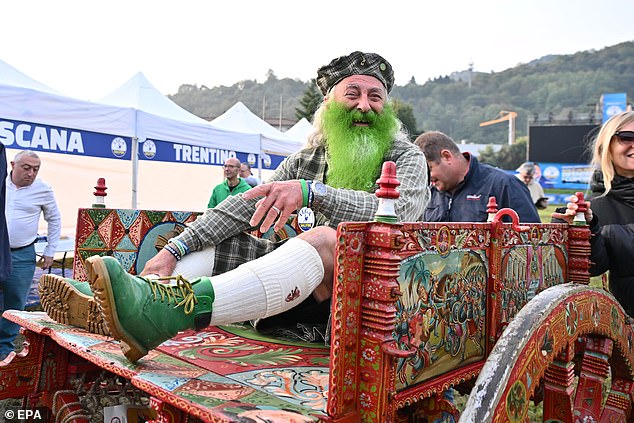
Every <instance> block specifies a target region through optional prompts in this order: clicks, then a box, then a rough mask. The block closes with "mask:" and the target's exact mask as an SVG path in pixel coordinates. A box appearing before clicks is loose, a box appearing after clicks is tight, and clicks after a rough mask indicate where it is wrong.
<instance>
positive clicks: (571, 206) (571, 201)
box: [550, 195, 592, 224]
mask: <svg viewBox="0 0 634 423" xmlns="http://www.w3.org/2000/svg"><path fill="white" fill-rule="evenodd" d="M578 201H579V198H577V196H576V195H572V196H570V198H568V204H566V211H565V212H564V213H557V212H554V213H553V214H551V215H550V216H551V217H553V218H555V219H562V220H565V221H566V222H568V224H572V220H573V219H574V218H575V215H576V214H577V209H578V208H579V206H578V205H577V202H578ZM587 204H588V208H587V210H586V211H585V213H584V217H585V219H586V222H587V223H588V224H589V223H590V222H591V221H592V209H591V208H590V202H589V201H587Z"/></svg>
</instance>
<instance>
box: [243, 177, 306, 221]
mask: <svg viewBox="0 0 634 423" xmlns="http://www.w3.org/2000/svg"><path fill="white" fill-rule="evenodd" d="M242 196H243V197H244V199H246V200H251V199H253V198H257V197H264V198H262V199H261V200H260V201H258V202H257V204H256V205H255V207H256V209H255V213H253V216H252V217H251V221H250V223H251V225H252V226H255V225H257V224H258V223H260V221H262V219H264V220H263V221H262V224H261V225H260V232H262V233H264V232H266V231H267V230H268V229H269V228H270V227H271V225H272V224H273V223H274V222H275V226H274V227H273V230H274V231H275V232H277V231H279V230H280V229H282V228H283V227H284V224H286V221H287V220H288V218H289V216H290V215H291V214H293V213H294V212H295V211H297V210H298V209H300V208H301V207H302V203H303V195H302V184H301V183H300V182H299V181H298V180H292V181H281V182H271V183H269V184H262V185H258V186H257V187H255V188H251V189H250V190H248V191H246V192H245V193H243V194H242Z"/></svg>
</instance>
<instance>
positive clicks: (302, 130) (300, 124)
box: [284, 118, 315, 144]
mask: <svg viewBox="0 0 634 423" xmlns="http://www.w3.org/2000/svg"><path fill="white" fill-rule="evenodd" d="M314 130H315V128H314V127H313V125H312V124H311V123H310V122H309V121H308V119H306V118H301V119H300V120H299V121H297V123H296V124H295V125H293V126H291V127H290V128H288V130H287V131H286V132H284V135H286V136H287V137H289V138H291V139H294V140H296V141H298V142H301V143H304V144H305V143H306V140H307V139H308V136H309V135H310V134H311V133H312V132H313V131H314Z"/></svg>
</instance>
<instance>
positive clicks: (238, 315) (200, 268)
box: [0, 51, 634, 362]
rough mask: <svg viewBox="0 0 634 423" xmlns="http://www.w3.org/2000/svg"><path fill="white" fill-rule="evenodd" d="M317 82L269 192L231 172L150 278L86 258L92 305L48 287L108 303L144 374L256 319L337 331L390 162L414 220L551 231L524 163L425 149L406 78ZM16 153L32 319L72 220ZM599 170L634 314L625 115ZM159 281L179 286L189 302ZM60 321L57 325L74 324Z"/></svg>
mask: <svg viewBox="0 0 634 423" xmlns="http://www.w3.org/2000/svg"><path fill="white" fill-rule="evenodd" d="M316 82H317V85H318V87H319V89H320V90H321V93H322V95H323V101H322V103H321V105H320V107H319V108H318V110H317V112H316V113H315V115H314V119H313V122H314V123H313V125H314V127H315V131H314V132H313V133H312V134H311V136H310V137H309V139H308V142H307V145H306V147H305V148H304V149H302V150H301V151H299V152H297V153H294V154H292V155H290V156H289V157H287V158H286V159H285V160H284V161H283V162H282V164H281V165H280V166H279V167H278V168H277V169H276V171H275V173H274V174H273V175H272V176H271V177H270V178H269V179H268V180H267V181H266V183H261V182H260V181H259V180H257V178H255V177H254V176H253V174H252V172H251V169H250V166H249V164H248V163H240V161H239V160H238V159H235V158H231V159H228V160H227V161H226V162H225V163H224V168H223V169H224V176H225V179H224V180H223V182H222V183H220V184H218V185H217V186H216V187H214V189H213V193H212V195H211V198H210V200H209V203H208V205H207V210H206V211H205V213H204V214H203V215H201V216H200V217H199V218H198V219H197V220H196V221H195V222H193V223H192V224H190V225H188V226H187V227H186V228H185V229H184V231H183V232H182V233H180V234H177V235H176V236H174V237H173V238H171V239H169V240H168V242H167V243H166V244H165V246H164V247H163V248H162V249H160V251H158V253H157V254H156V255H155V256H154V257H153V258H152V259H150V260H149V261H148V262H147V263H146V265H145V268H144V269H143V271H142V272H141V273H140V276H133V275H130V274H128V273H126V272H125V271H124V269H123V268H122V267H121V265H120V264H119V263H118V262H117V260H116V259H114V258H112V257H98V256H94V257H90V258H88V259H87V260H86V267H87V271H88V278H89V281H88V282H89V286H86V287H84V288H82V290H81V292H78V291H77V286H76V283H75V281H73V280H71V279H65V278H61V277H59V276H56V275H45V276H44V277H43V279H44V280H45V283H44V284H43V285H41V287H40V289H45V290H49V291H52V292H48V295H53V296H54V295H60V296H61V295H62V293H63V292H64V293H66V292H68V291H69V290H74V291H77V292H78V293H77V295H76V300H77V301H90V302H93V303H94V304H96V305H97V306H98V307H99V309H100V311H101V313H100V314H99V315H98V317H94V316H93V317H89V318H97V319H103V322H87V324H86V326H85V327H87V328H91V327H92V328H95V327H104V323H105V325H106V326H107V327H108V328H109V331H110V335H111V336H112V337H114V338H115V339H117V340H120V341H121V344H122V348H123V351H124V353H125V355H126V357H127V358H128V359H129V360H130V361H133V362H134V361H136V360H138V359H139V358H141V357H143V356H144V355H146V354H147V352H148V351H149V350H151V349H153V348H155V347H156V346H158V345H159V344H161V343H162V342H164V341H166V340H167V339H170V338H172V337H173V336H175V335H176V333H177V332H179V331H182V330H185V329H197V330H200V329H202V328H204V327H206V326H209V325H221V324H226V323H232V322H238V321H247V320H248V321H253V322H255V325H256V328H257V329H258V330H263V331H271V330H276V329H278V328H280V327H284V328H285V329H286V328H288V327H292V328H299V332H303V333H306V332H310V333H324V332H325V330H324V327H325V326H326V325H327V324H328V318H329V315H330V301H329V300H330V297H331V294H332V284H333V281H332V277H333V269H334V251H335V248H334V246H335V242H336V227H337V225H338V224H339V223H341V222H346V221H369V220H372V218H373V217H374V214H375V212H376V210H377V206H378V199H377V198H376V196H375V195H374V191H375V189H376V185H375V182H376V179H377V177H378V175H379V173H380V170H381V166H382V164H383V162H384V161H388V160H389V161H393V162H395V163H396V169H397V178H398V180H399V181H400V182H401V185H400V186H399V192H400V197H399V198H398V200H397V201H396V205H395V211H396V214H397V216H398V219H399V220H400V221H429V222H452V221H453V222H465V221H473V222H484V221H486V219H487V216H488V215H487V203H488V200H489V197H490V196H495V197H496V199H497V202H498V207H499V208H503V207H509V208H512V209H514V210H516V211H517V213H518V215H519V217H520V221H522V222H540V217H539V214H538V212H537V208H544V207H545V205H546V202H545V195H544V192H543V190H542V189H541V187H539V184H537V186H536V182H535V181H534V175H535V165H534V164H531V163H525V164H523V165H522V166H521V167H520V169H519V175H518V176H517V177H516V176H514V175H510V174H507V173H506V172H504V171H502V170H500V169H497V168H495V167H492V166H489V165H487V164H484V163H479V162H478V160H477V158H476V157H475V156H473V155H470V154H468V153H461V152H460V149H459V147H458V145H457V144H456V143H455V142H454V141H453V140H452V139H451V138H450V137H449V136H447V135H446V134H443V133H441V132H437V131H429V132H425V133H423V134H422V135H420V136H419V137H418V138H416V140H415V141H414V142H412V141H410V139H409V136H408V134H407V133H406V131H405V130H404V129H403V126H402V124H401V122H400V121H399V119H398V118H397V115H396V112H395V110H394V109H393V107H392V105H391V103H390V102H389V101H388V98H389V94H390V91H391V89H392V87H393V85H394V73H393V69H392V66H391V65H390V63H389V62H388V61H387V60H385V59H384V58H383V57H381V56H380V55H378V54H375V53H363V52H359V51H355V52H353V53H351V54H349V55H346V56H341V57H338V58H335V59H333V60H332V61H331V62H330V63H328V64H326V65H324V66H322V67H320V68H319V69H318V71H317V78H316ZM0 152H2V157H1V160H0V166H3V167H2V168H0V177H2V181H3V185H2V186H0V188H1V190H0V198H1V199H2V204H1V205H2V208H1V209H2V210H4V211H5V212H4V213H2V215H1V216H0V282H1V284H2V289H3V291H4V310H6V309H9V308H15V309H22V308H23V307H24V302H25V300H26V293H25V291H24V290H25V287H26V286H30V284H31V279H32V278H33V270H34V266H35V259H36V257H35V252H34V249H33V241H34V240H35V236H36V231H37V220H38V219H39V217H40V213H43V214H44V218H45V219H46V220H47V222H48V246H47V248H46V250H45V253H44V261H43V263H42V265H43V266H50V261H51V260H52V256H53V255H54V252H55V245H56V242H57V239H58V238H59V228H60V223H59V213H58V212H57V208H56V206H55V200H54V196H53V194H52V190H51V189H50V186H48V185H46V184H45V183H44V182H42V181H40V180H36V176H37V172H38V170H39V167H40V160H39V158H38V156H37V155H36V154H35V153H33V152H30V151H22V152H20V153H18V154H17V155H16V156H15V158H14V160H13V161H12V162H11V171H10V172H7V168H6V157H5V152H4V148H3V146H2V144H0ZM593 165H594V167H595V168H596V172H595V175H594V177H593V181H592V186H591V188H592V200H591V207H590V208H589V209H588V211H587V212H586V219H587V220H588V222H590V227H591V231H592V234H593V237H592V244H591V245H592V262H593V268H592V272H593V274H600V273H602V272H605V271H607V270H609V271H610V290H611V291H612V293H613V294H614V295H615V297H616V298H617V299H618V300H619V301H620V302H621V304H622V305H623V307H624V308H625V310H626V311H627V312H628V313H629V314H630V315H633V316H634V314H633V313H634V288H633V287H632V284H634V271H632V270H631V268H629V267H628V266H627V264H628V263H629V262H630V261H631V260H632V258H634V223H632V222H634V185H633V184H632V182H633V180H634V179H633V178H634V113H632V112H626V113H622V114H619V115H617V116H614V117H613V118H612V119H610V120H609V121H608V122H606V123H605V124H604V125H603V127H602V128H601V131H600V132H599V134H598V136H597V137H596V141H595V143H594V157H593ZM5 175H6V176H5ZM5 189H6V199H5ZM5 201H6V206H5V204H4V202H5ZM298 210H302V211H303V212H304V213H308V214H310V217H311V219H308V220H309V221H310V222H311V226H312V228H310V230H307V231H305V232H302V233H300V234H299V235H298V236H296V237H294V238H291V239H288V240H285V241H281V242H274V241H271V240H268V239H262V238H258V237H255V236H252V235H250V234H248V233H247V232H248V231H249V230H252V229H253V228H258V229H259V230H260V231H261V232H262V233H264V232H266V231H267V230H268V229H269V228H270V227H273V228H274V230H276V231H277V230H280V229H281V228H282V227H283V226H284V224H285V223H286V222H287V220H288V218H289V216H290V215H291V214H293V213H296V212H297V211H298ZM575 210H576V204H575V202H574V201H571V202H570V203H569V204H568V206H567V208H566V209H565V210H563V209H562V210H559V211H558V212H557V213H556V214H554V218H557V219H566V220H569V219H571V216H573V215H574V213H575ZM5 219H6V222H5ZM34 222H35V223H34ZM7 228H8V232H7ZM614 252H618V253H619V254H614ZM11 263H13V264H12V265H11ZM177 275H181V276H182V277H184V278H185V279H186V281H183V279H181V278H180V277H177ZM157 277H158V278H165V277H173V278H176V279H177V285H176V286H177V287H178V289H176V288H174V285H168V284H165V283H164V280H163V279H158V278H157ZM52 279H55V283H51V280H52ZM14 291H15V295H12V294H10V293H12V292H14ZM154 292H164V293H165V294H166V296H165V297H166V298H168V299H170V300H169V301H166V302H161V301H158V300H157V296H156V295H153V293H154ZM93 293H94V295H93ZM8 294H9V295H8ZM237 298H240V304H241V305H240V307H236V299H237ZM77 308H80V307H77ZM139 310H143V312H142V313H139ZM47 312H49V310H47ZM69 312H70V313H72V312H73V310H72V308H71V310H70V311H69ZM60 313H61V312H60ZM60 313H57V312H55V310H53V312H50V313H49V314H50V315H51V317H53V318H59V316H60V315H61V314H60ZM72 320H73V319H67V320H65V321H72ZM75 320H77V319H75ZM314 329H316V330H314ZM16 331H17V329H16V328H15V327H10V325H8V324H7V322H6V321H5V319H2V320H1V321H0V354H2V355H1V356H0V358H2V357H4V356H6V355H7V354H8V353H9V351H11V350H12V348H13V346H12V345H11V342H12V340H13V338H14V337H15V332H16Z"/></svg>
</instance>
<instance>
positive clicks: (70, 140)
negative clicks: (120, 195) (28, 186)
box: [0, 119, 284, 169]
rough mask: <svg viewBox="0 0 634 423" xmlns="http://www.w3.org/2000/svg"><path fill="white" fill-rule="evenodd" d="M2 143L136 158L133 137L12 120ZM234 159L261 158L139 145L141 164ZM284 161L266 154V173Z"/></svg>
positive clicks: (0, 136) (0, 128) (2, 123)
mask: <svg viewBox="0 0 634 423" xmlns="http://www.w3.org/2000/svg"><path fill="white" fill-rule="evenodd" d="M0 142H1V143H2V144H4V145H5V147H7V148H14V149H18V150H34V151H43V152H48V153H61V154H72V155H77V156H90V157H102V158H107V159H121V160H130V159H131V157H132V156H131V150H132V148H131V147H132V140H131V138H130V137H120V136H117V135H110V134H102V133H99V132H92V131H85V130H81V129H73V128H62V127H58V126H50V125H44V124H40V123H37V124H36V123H30V122H21V121H14V120H9V119H0ZM232 157H235V158H237V159H238V160H240V161H241V162H247V163H249V164H250V165H251V167H252V168H254V169H257V168H258V165H259V163H258V156H257V154H253V153H243V152H239V151H234V150H223V149H218V148H210V147H200V146H195V145H187V144H178V143H172V142H166V141H154V140H146V141H145V142H142V143H140V144H139V159H140V160H155V161H160V162H170V163H195V164H205V165H211V166H222V165H223V164H224V163H225V161H226V160H227V159H228V158H232ZM282 160H284V156H277V155H269V154H262V169H276V168H277V166H279V164H280V163H281V162H282Z"/></svg>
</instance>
